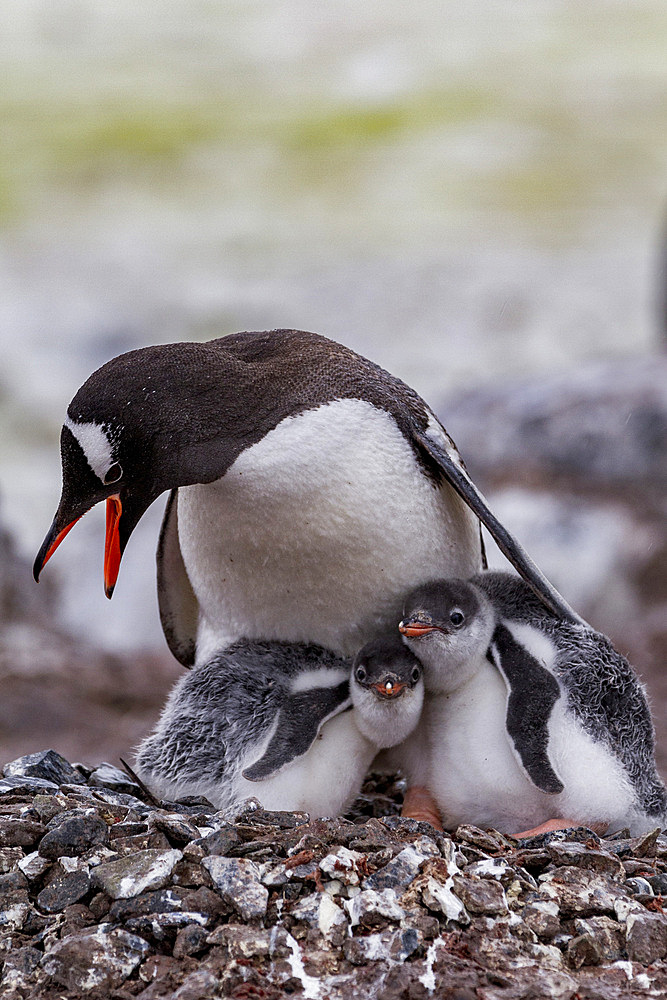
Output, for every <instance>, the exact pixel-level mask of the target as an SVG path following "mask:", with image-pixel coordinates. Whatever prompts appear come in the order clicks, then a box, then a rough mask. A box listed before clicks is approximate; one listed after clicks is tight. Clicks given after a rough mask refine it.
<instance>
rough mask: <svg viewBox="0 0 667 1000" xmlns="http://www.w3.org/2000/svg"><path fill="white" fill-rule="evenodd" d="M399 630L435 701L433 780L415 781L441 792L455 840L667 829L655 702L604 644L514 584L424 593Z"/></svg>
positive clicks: (439, 587) (494, 580)
mask: <svg viewBox="0 0 667 1000" xmlns="http://www.w3.org/2000/svg"><path fill="white" fill-rule="evenodd" d="M399 628H400V630H401V632H402V633H403V636H404V641H405V642H406V643H407V645H408V646H409V647H410V649H411V650H412V651H413V652H414V653H415V655H417V656H418V657H419V659H420V660H421V662H422V664H423V666H424V683H425V687H426V691H427V695H428V697H427V701H426V706H425V710H424V716H425V727H423V730H422V732H423V734H424V735H423V736H422V739H423V740H425V741H426V743H427V747H424V746H423V743H422V750H425V751H426V757H427V759H428V773H427V775H424V774H421V775H416V776H415V777H414V778H413V780H420V781H421V782H423V783H425V784H426V785H428V787H430V788H431V790H432V792H433V794H434V796H435V798H436V800H437V802H438V805H439V807H440V809H441V812H442V815H443V821H444V824H445V826H447V827H450V826H456V825H457V824H458V823H461V822H468V823H475V824H476V825H478V826H482V827H484V826H493V827H495V828H497V829H499V830H502V831H505V832H512V831H516V830H517V829H523V828H528V827H534V826H536V825H538V824H540V823H543V822H545V821H546V820H548V819H550V818H552V817H555V816H556V817H557V816H573V817H576V819H577V821H578V822H580V823H582V824H584V825H586V824H591V823H600V822H602V823H608V824H609V830H610V831H613V830H617V829H620V828H622V827H624V826H628V827H630V830H631V832H632V833H633V834H635V835H636V834H639V833H642V832H644V831H646V830H649V829H652V828H654V827H656V826H664V825H665V820H666V817H665V812H666V809H667V793H666V792H665V787H664V785H663V784H662V782H661V780H660V778H659V777H658V774H657V771H656V766H655V757H654V747H655V739H654V730H653V723H652V720H651V714H650V710H649V707H648V703H647V700H646V695H645V692H644V689H643V687H642V685H641V683H640V681H639V679H638V678H637V675H636V674H635V672H634V670H633V669H632V667H631V666H630V664H629V663H628V661H627V660H626V659H625V658H624V657H623V656H621V654H620V653H618V652H617V651H616V650H615V649H614V647H613V646H612V645H611V643H610V642H609V640H608V639H607V638H606V637H605V636H604V635H601V634H600V633H598V632H595V631H594V630H593V629H592V628H590V627H589V626H587V625H585V624H581V625H580V624H576V623H573V622H568V621H564V620H563V619H562V618H560V617H559V616H558V615H556V614H554V613H552V612H550V611H548V610H547V609H545V607H544V605H543V604H541V603H540V602H539V601H538V600H536V598H535V597H534V595H533V593H532V591H531V590H530V588H529V587H527V586H526V585H525V584H524V582H523V581H522V580H520V579H519V578H517V577H515V576H513V575H511V574H508V573H482V574H478V575H477V576H475V577H473V578H472V579H471V580H469V581H463V580H441V581H435V582H433V583H431V584H427V585H425V586H422V587H419V588H417V589H416V590H415V591H413V592H412V593H411V594H410V595H408V597H407V599H406V602H405V613H404V616H403V621H402V622H401V624H400V626H399ZM418 739H419V733H415V735H414V736H413V738H412V742H413V743H414V742H415V741H417V740H418ZM409 742H410V741H409ZM413 755H414V756H417V754H416V752H413Z"/></svg>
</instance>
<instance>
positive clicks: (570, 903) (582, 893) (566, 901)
mask: <svg viewBox="0 0 667 1000" xmlns="http://www.w3.org/2000/svg"><path fill="white" fill-rule="evenodd" d="M540 891H541V892H542V893H543V894H545V895H547V896H550V897H551V898H552V899H555V900H556V902H557V903H558V906H559V908H560V910H561V913H562V914H563V916H565V917H589V916H594V915H595V914H599V913H613V912H614V901H615V900H616V899H619V898H620V897H622V896H623V895H624V891H623V889H622V888H621V886H619V885H617V884H616V883H615V882H613V881H612V880H611V879H609V878H605V877H604V876H603V875H599V874H598V873H597V872H592V871H589V870H587V869H586V868H574V867H567V868H556V869H555V870H554V871H553V872H548V873H547V874H546V875H541V876H540Z"/></svg>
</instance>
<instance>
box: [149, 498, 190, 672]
mask: <svg viewBox="0 0 667 1000" xmlns="http://www.w3.org/2000/svg"><path fill="white" fill-rule="evenodd" d="M177 497H178V490H172V491H171V493H170V494H169V500H168V501H167V506H166V508H165V512H164V518H163V519H162V528H161V530H160V541H159V543H158V550H157V593H158V605H159V609H160V621H161V622H162V630H163V632H164V635H165V638H166V640H167V644H168V645H169V649H170V650H171V651H172V653H173V654H174V656H175V657H176V659H177V660H178V661H179V663H182V664H183V666H184V667H191V666H192V665H193V663H194V662H195V652H196V642H197V621H198V618H199V605H198V603H197V598H196V597H195V594H194V591H193V589H192V585H191V583H190V580H189V579H188V574H187V572H186V569H185V564H184V562H183V556H182V554H181V547H180V545H179V542H178V503H177Z"/></svg>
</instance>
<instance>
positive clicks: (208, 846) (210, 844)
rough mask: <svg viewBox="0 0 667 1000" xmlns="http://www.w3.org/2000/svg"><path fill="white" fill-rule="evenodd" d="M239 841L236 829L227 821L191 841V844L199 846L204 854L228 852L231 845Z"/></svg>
mask: <svg viewBox="0 0 667 1000" xmlns="http://www.w3.org/2000/svg"><path fill="white" fill-rule="evenodd" d="M240 843H241V838H240V836H239V834H238V832H237V831H236V829H235V828H234V827H233V826H231V824H229V823H225V824H223V826H222V827H221V828H220V829H219V830H215V831H214V832H213V833H209V834H208V835H207V836H206V837H200V838H199V839H197V840H194V841H193V842H192V845H193V846H197V847H201V849H202V851H203V852H204V854H220V855H223V856H224V855H227V854H229V852H230V850H231V849H232V847H236V846H237V845H238V844H240Z"/></svg>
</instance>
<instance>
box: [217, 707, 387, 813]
mask: <svg viewBox="0 0 667 1000" xmlns="http://www.w3.org/2000/svg"><path fill="white" fill-rule="evenodd" d="M376 751H377V748H376V747H375V745H374V744H372V743H370V742H369V740H367V739H366V738H365V737H364V736H362V734H361V733H360V732H359V730H358V728H357V726H356V725H355V722H354V712H353V711H349V712H343V713H342V714H341V715H337V716H336V717H335V718H334V719H330V720H329V721H328V722H326V723H325V724H324V726H323V727H322V729H321V731H320V734H319V736H318V738H317V739H316V740H315V742H314V743H313V745H312V746H311V748H310V749H309V751H308V753H306V754H305V755H304V756H303V757H301V758H299V760H296V761H294V762H293V763H292V764H290V765H289V766H288V767H286V768H285V770H284V771H281V772H280V774H277V775H275V777H272V778H267V779H266V780H265V781H247V780H246V779H245V778H243V777H242V776H241V775H239V777H238V779H237V781H236V783H235V788H234V792H235V797H236V798H237V800H242V799H246V798H249V797H250V796H254V797H255V798H256V799H259V801H260V802H261V803H262V805H263V806H264V808H265V809H278V810H281V809H287V810H291V811H297V810H299V811H301V810H302V811H303V812H307V813H309V814H310V815H311V816H338V815H339V814H340V813H341V812H344V811H345V809H346V807H347V806H348V805H349V804H350V803H351V802H352V800H353V799H354V798H355V796H356V795H357V793H358V792H359V790H360V788H361V785H362V783H363V780H364V777H365V774H366V771H367V769H368V767H369V765H370V763H371V761H372V760H373V757H374V756H375V754H376Z"/></svg>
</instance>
